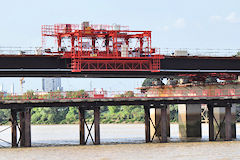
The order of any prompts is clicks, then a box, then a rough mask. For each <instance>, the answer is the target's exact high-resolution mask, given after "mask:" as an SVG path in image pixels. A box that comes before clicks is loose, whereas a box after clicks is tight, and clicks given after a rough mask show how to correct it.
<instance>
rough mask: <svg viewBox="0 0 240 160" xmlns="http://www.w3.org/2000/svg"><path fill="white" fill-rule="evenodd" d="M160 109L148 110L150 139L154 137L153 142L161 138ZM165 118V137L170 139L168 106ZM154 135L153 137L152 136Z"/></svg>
mask: <svg viewBox="0 0 240 160" xmlns="http://www.w3.org/2000/svg"><path fill="white" fill-rule="evenodd" d="M161 111H162V109H161V108H151V109H150V119H151V123H150V137H154V139H153V140H157V139H158V137H159V136H161ZM166 112H167V115H166V118H167V136H168V137H170V110H169V106H166ZM154 134H155V136H154Z"/></svg>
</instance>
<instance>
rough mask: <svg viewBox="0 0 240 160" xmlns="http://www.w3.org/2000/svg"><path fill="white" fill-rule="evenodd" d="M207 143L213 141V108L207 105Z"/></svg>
mask: <svg viewBox="0 0 240 160" xmlns="http://www.w3.org/2000/svg"><path fill="white" fill-rule="evenodd" d="M208 127H209V141H214V125H213V106H212V105H209V104H208Z"/></svg>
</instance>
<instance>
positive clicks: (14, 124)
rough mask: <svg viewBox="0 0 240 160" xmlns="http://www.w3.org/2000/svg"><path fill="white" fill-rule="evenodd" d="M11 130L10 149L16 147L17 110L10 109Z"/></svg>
mask: <svg viewBox="0 0 240 160" xmlns="http://www.w3.org/2000/svg"><path fill="white" fill-rule="evenodd" d="M10 120H11V125H12V127H11V130H12V142H11V143H12V147H17V146H18V144H17V110H16V109H11V118H10Z"/></svg>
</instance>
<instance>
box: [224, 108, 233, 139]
mask: <svg viewBox="0 0 240 160" xmlns="http://www.w3.org/2000/svg"><path fill="white" fill-rule="evenodd" d="M225 140H226V141H231V140H232V114H231V107H226V108H225Z"/></svg>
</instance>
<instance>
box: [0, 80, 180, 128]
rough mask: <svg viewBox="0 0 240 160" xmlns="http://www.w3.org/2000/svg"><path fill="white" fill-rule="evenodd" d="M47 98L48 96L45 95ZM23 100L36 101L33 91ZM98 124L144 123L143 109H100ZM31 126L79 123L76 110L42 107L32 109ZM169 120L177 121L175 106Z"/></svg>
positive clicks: (5, 115) (4, 113) (4, 117)
mask: <svg viewBox="0 0 240 160" xmlns="http://www.w3.org/2000/svg"><path fill="white" fill-rule="evenodd" d="M154 81H155V79H145V81H144V82H143V86H151V85H152V83H153V82H154ZM68 94H69V96H71V97H75V98H81V97H86V96H87V94H86V93H85V92H84V90H80V91H77V92H69V93H68ZM45 96H48V95H45ZM118 96H119V97H133V96H134V93H133V92H132V91H127V92H125V93H124V94H120V95H118ZM25 98H28V99H36V98H37V97H36V95H34V92H33V91H27V92H26V93H25ZM100 111H101V114H100V122H101V123H144V108H143V106H139V105H138V106H137V105H136V106H135V105H131V106H104V107H100ZM31 115H32V117H31V122H32V124H74V123H78V122H79V120H78V119H79V112H78V108H77V107H74V106H71V107H56V108H55V107H42V108H32V110H31ZM9 117H10V110H7V109H2V110H0V124H5V123H8V121H9ZM85 118H86V121H87V122H92V121H93V111H91V110H90V111H86V113H85ZM170 119H171V121H172V122H175V121H177V106H176V105H170Z"/></svg>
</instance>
